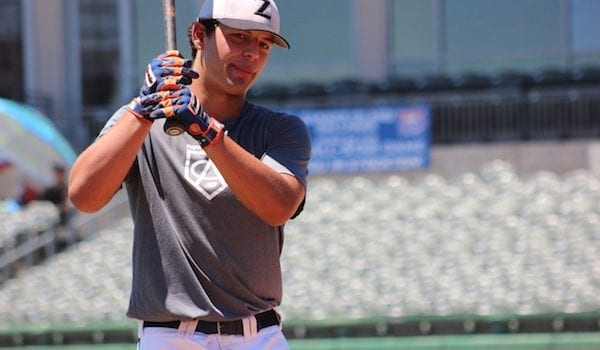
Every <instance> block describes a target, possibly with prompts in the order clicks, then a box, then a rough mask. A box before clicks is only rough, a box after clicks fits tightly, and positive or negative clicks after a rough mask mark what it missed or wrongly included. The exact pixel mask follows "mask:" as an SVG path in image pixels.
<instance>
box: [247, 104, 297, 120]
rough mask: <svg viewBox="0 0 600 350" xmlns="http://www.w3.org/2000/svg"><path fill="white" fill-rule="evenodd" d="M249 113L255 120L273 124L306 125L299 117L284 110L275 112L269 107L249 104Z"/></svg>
mask: <svg viewBox="0 0 600 350" xmlns="http://www.w3.org/2000/svg"><path fill="white" fill-rule="evenodd" d="M247 108H248V113H249V114H250V115H252V116H253V117H254V118H259V119H264V120H265V121H270V122H271V123H280V122H284V123H293V124H298V123H300V124H304V121H303V120H302V119H301V118H300V117H298V116H297V115H295V114H293V113H291V112H289V111H282V110H277V111H276V110H273V109H271V108H269V107H266V106H263V105H258V104H255V103H252V102H248V106H247Z"/></svg>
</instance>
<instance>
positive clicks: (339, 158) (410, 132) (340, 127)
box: [292, 105, 431, 174]
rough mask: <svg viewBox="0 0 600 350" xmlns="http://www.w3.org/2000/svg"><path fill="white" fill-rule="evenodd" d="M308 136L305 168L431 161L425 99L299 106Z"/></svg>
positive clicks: (363, 168)
mask: <svg viewBox="0 0 600 350" xmlns="http://www.w3.org/2000/svg"><path fill="white" fill-rule="evenodd" d="M292 113H294V114H296V115H298V116H299V117H300V118H302V119H303V120H304V122H305V123H306V125H307V126H308V129H309V131H310V135H311V138H312V158H311V161H310V166H309V170H310V172H311V173H312V174H319V173H352V172H380V171H392V170H412V169H420V168H426V167H428V166H429V151H430V143H431V142H430V140H431V137H430V125H431V122H430V119H431V118H430V110H429V108H428V107H427V106H425V105H406V106H378V107H354V108H329V109H301V110H294V111H292Z"/></svg>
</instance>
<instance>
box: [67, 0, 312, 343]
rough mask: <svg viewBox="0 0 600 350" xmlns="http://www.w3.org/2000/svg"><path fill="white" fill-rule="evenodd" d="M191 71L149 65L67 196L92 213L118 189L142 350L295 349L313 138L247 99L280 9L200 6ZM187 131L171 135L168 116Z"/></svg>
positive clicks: (235, 0)
mask: <svg viewBox="0 0 600 350" xmlns="http://www.w3.org/2000/svg"><path fill="white" fill-rule="evenodd" d="M189 34H190V42H191V44H192V46H193V47H192V49H193V50H192V51H193V52H194V58H193V62H192V65H191V67H190V66H189V65H188V64H187V63H186V61H184V60H183V59H182V58H181V56H180V55H179V54H178V53H177V52H173V51H170V52H167V53H165V54H163V55H160V56H158V57H157V58H156V59H154V60H152V62H151V63H150V65H149V67H148V70H147V71H146V81H145V83H144V85H143V86H142V89H141V92H140V95H139V96H138V97H136V98H134V99H133V101H132V102H131V103H130V104H129V105H128V106H126V107H123V108H121V109H120V110H119V111H117V112H116V113H115V114H114V115H113V117H112V118H111V119H110V120H109V121H108V122H107V124H106V126H105V128H104V129H103V130H102V131H101V133H100V137H99V138H98V139H97V140H96V141H95V142H94V143H93V144H91V145H90V146H89V147H88V148H87V149H86V150H85V151H84V152H83V153H82V154H81V155H80V156H79V157H78V159H77V160H76V162H75V164H74V165H73V167H72V169H71V173H70V178H69V196H70V199H71V201H72V202H73V204H74V205H75V206H76V207H78V208H79V209H80V210H82V211H85V212H94V211H97V210H99V209H100V208H102V207H103V206H104V205H105V204H106V203H108V202H109V201H110V199H111V198H112V196H113V195H114V193H115V192H116V191H117V190H119V188H120V187H121V185H122V184H124V185H125V188H126V189H127V193H128V196H129V201H130V207H131V213H132V216H133V220H134V244H133V283H132V291H131V297H130V304H129V310H128V312H127V314H128V316H129V317H132V318H135V319H138V320H140V321H141V322H140V323H141V327H140V334H141V337H140V348H141V349H287V342H286V340H285V338H284V336H283V333H282V332H281V325H280V321H279V316H278V314H277V312H276V311H275V308H276V307H277V306H278V305H279V303H280V301H281V295H282V290H281V289H282V282H281V269H280V262H279V257H280V253H281V249H282V244H283V226H284V224H285V223H286V221H287V220H289V219H290V218H292V217H294V216H295V215H297V214H298V213H299V212H300V211H301V209H302V205H303V202H304V198H305V193H306V177H307V173H308V172H307V167H308V160H309V157H310V140H309V136H308V131H307V128H306V126H305V125H304V123H303V122H302V121H301V120H300V119H299V118H297V117H295V116H291V115H286V114H282V113H275V112H273V111H270V110H268V109H266V108H263V107H260V106H257V105H254V104H252V103H250V102H248V101H247V100H246V93H247V91H248V90H249V88H250V86H251V85H252V84H253V83H254V82H255V80H256V79H257V78H258V76H259V75H260V73H261V72H262V70H263V68H264V67H265V64H266V63H267V59H268V57H269V53H270V50H271V48H272V46H273V45H279V46H282V47H285V48H287V47H289V45H288V44H287V41H285V39H283V38H282V37H281V36H280V34H279V13H278V10H277V7H276V5H275V3H274V2H273V1H265V0H206V1H205V2H204V5H203V7H202V9H201V11H200V15H199V21H198V22H195V23H194V24H192V26H191V28H190V31H189ZM167 119H168V120H169V121H170V122H175V123H177V124H178V125H181V126H182V127H183V128H184V129H185V130H186V131H187V132H186V133H184V134H182V135H179V136H169V135H167V134H165V132H164V130H163V126H164V124H165V121H166V120H167Z"/></svg>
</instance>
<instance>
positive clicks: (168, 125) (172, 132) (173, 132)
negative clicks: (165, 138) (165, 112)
mask: <svg viewBox="0 0 600 350" xmlns="http://www.w3.org/2000/svg"><path fill="white" fill-rule="evenodd" d="M163 130H164V132H165V134H167V135H169V136H178V135H181V134H183V133H184V132H185V128H184V127H183V126H182V125H181V124H179V123H177V122H176V121H173V120H168V119H167V120H166V121H165V125H164V127H163Z"/></svg>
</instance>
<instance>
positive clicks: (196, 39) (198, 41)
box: [190, 22, 206, 50]
mask: <svg viewBox="0 0 600 350" xmlns="http://www.w3.org/2000/svg"><path fill="white" fill-rule="evenodd" d="M205 34H206V28H205V27H204V25H203V24H202V23H200V22H195V23H194V24H192V28H191V31H190V35H191V41H192V44H194V47H195V48H196V49H198V50H201V49H202V47H203V46H204V38H205V37H206V36H205Z"/></svg>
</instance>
